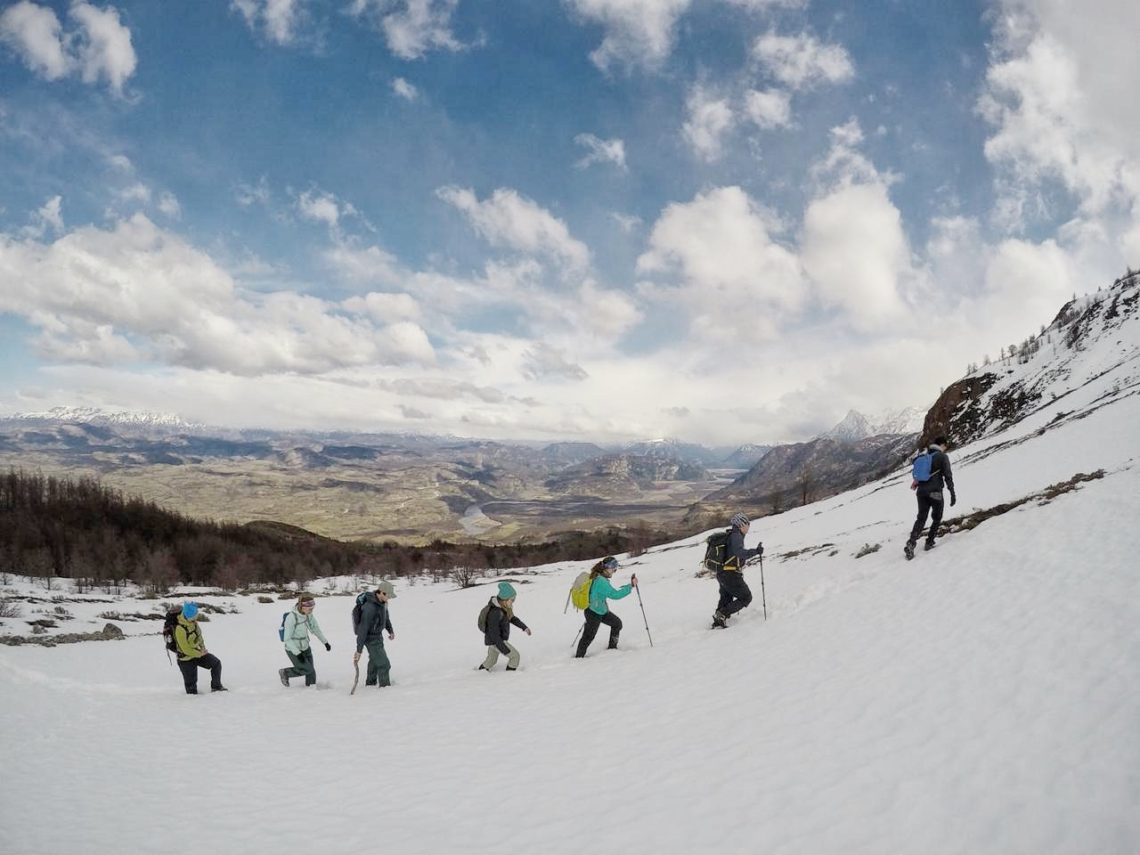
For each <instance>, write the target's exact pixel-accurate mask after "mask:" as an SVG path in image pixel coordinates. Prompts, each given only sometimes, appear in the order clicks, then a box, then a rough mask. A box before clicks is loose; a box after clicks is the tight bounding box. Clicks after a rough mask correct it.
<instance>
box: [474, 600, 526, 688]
mask: <svg viewBox="0 0 1140 855" xmlns="http://www.w3.org/2000/svg"><path fill="white" fill-rule="evenodd" d="M515 596H516V593H515V587H514V585H512V584H511V583H510V582H500V583H499V590H498V592H497V596H494V597H491V599H490V600H489V601H488V603H487V605H486V606H484V608H483V613H482V614H481V615H480V616H479V624H480V626H481V627H482V629H483V643H484V644H486V645H487V657H486V658H485V659H484V660H483V664H482V665H480V666H479V670H480V671H490V670H491V669H492V668H494V667H495V663H496V662H498V661H499V654H500V653H502V654H503V655H504V656H506V657H507V670H508V671H517V670H518V669H519V651H518V649H517V648H516V647H515V646H514V645H513V644H511V643H510V642H509V641H507V639H508V638H510V636H511V624H514V625H515V626H517V627H518V628H519V629H521V630H522V631H523V632H525V633H526V634H527V635H530V628H529V627H528V626H527V625H526V624H525V623H523V622H522V618H520V617H518V615H516V614H515Z"/></svg>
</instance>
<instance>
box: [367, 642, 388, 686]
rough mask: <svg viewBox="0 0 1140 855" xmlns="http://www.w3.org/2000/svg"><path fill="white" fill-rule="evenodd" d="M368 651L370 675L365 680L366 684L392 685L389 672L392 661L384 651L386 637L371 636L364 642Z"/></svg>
mask: <svg viewBox="0 0 1140 855" xmlns="http://www.w3.org/2000/svg"><path fill="white" fill-rule="evenodd" d="M364 648H365V649H366V650H367V651H368V676H367V677H366V678H365V680H364V685H366V686H391V685H392V681H391V679H390V678H389V676H388V675H389V672H391V670H392V663H391V662H389V661H388V654H387V653H385V652H384V639H382V638H370V639H369V640H368V641H366V642H364Z"/></svg>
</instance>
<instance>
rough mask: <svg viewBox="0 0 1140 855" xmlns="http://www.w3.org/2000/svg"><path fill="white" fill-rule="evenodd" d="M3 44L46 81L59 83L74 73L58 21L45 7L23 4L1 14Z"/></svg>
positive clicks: (0, 24) (0, 34) (20, 3)
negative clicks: (59, 80) (58, 81)
mask: <svg viewBox="0 0 1140 855" xmlns="http://www.w3.org/2000/svg"><path fill="white" fill-rule="evenodd" d="M0 42H3V43H4V44H5V45H7V46H8V47H9V48H11V49H12V51H14V52H15V53H16V54H18V55H19V56H20V58H21V59H23V61H24V64H25V65H27V66H28V68H30V69H31V70H32V71H34V72H35V73H36V74H39V75H41V76H43V77H44V78H46V79H47V80H58V79H59V78H61V77H66V76H67V75H68V74H69V73H70V71H71V67H72V62H73V61H72V58H71V56H70V55H69V54H68V52H67V49H66V46H65V44H64V41H63V33H62V26H61V25H60V22H59V18H57V17H56V14H55V12H54V11H53V10H51V9H49V8H47V7H46V6H37V5H36V4H35V3H30V2H28V0H21V2H19V3H16V4H14V5H12V6H9V7H8V8H7V9H5V10H4V12H3V14H0Z"/></svg>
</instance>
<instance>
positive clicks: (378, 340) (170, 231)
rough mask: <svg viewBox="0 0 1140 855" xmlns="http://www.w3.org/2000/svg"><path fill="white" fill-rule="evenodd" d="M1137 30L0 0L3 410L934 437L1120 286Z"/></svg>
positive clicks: (408, 426)
mask: <svg viewBox="0 0 1140 855" xmlns="http://www.w3.org/2000/svg"><path fill="white" fill-rule="evenodd" d="M1137 32H1140V6H1138V5H1137V4H1135V3H1132V2H1127V0H1093V2H1088V3H1083V4H1080V6H1079V8H1077V7H1076V6H1074V4H1071V3H1068V2H1064V1H1063V0H1039V2H1022V0H993V2H970V0H963V2H957V3H952V4H951V3H941V4H939V3H906V2H896V0H867V2H863V3H859V4H850V3H842V2H808V0H561V2H553V0H552V2H549V3H533V2H526V0H518V2H515V0H497V2H486V0H337V2H317V0H232V2H229V3H226V2H220V0H219V2H208V3H192V4H169V3H161V4H160V3H154V2H119V3H115V4H104V3H96V2H83V0H77V2H70V3H68V2H55V3H39V2H31V0H21V2H17V3H5V4H4V5H3V6H2V7H0V173H2V174H3V175H4V181H3V182H0V366H2V368H3V370H2V371H0V413H12V412H29V411H41V410H45V409H48V408H50V407H53V406H97V407H102V408H105V409H110V410H120V409H126V410H148V411H155V412H162V413H176V414H179V415H181V416H183V417H185V418H187V419H190V420H193V421H197V422H204V423H207V424H214V425H225V426H239V427H240V426H250V427H272V428H306V429H338V430H369V431H373V430H383V431H388V430H397V431H410V432H415V433H444V434H457V435H463V436H478V437H486V438H493V439H532V440H534V439H537V440H551V441H554V440H566V439H569V440H590V441H600V442H614V441H621V440H633V439H648V438H657V437H676V438H680V439H685V440H689V441H697V442H704V443H708V444H729V445H731V444H742V443H748V442H755V443H768V442H786V441H795V440H802V439H806V438H809V437H810V436H813V435H815V434H816V433H818V432H819V431H821V430H824V429H827V428H829V427H831V426H832V425H833V424H834V423H836V422H837V421H839V420H840V419H841V418H842V417H843V416H844V414H845V413H846V412H847V411H848V410H849V409H857V410H859V411H861V412H864V413H866V414H868V415H870V416H872V417H875V416H878V415H881V414H885V413H888V412H892V411H896V410H900V409H902V408H904V407H926V406H929V405H930V404H931V403H933V401H934V399H935V398H936V397H937V395H938V394H939V392H940V390H941V389H942V388H943V387H944V386H946V385H948V384H949V383H951V382H953V381H954V380H955V379H957V378H958V377H960V376H962V374H963V373H964V372H965V371H966V368H967V366H968V365H969V364H971V363H977V362H981V361H982V360H983V359H984V358H985V357H986V356H990V357H992V358H996V357H997V356H998V353H999V350H1000V349H1001V348H1003V347H1007V346H1008V345H1009V344H1011V343H1015V342H1020V341H1022V340H1023V339H1024V338H1026V337H1027V336H1029V335H1032V334H1034V333H1036V332H1037V331H1038V330H1039V329H1040V328H1041V326H1042V325H1044V324H1048V323H1049V322H1050V321H1051V320H1052V318H1053V316H1054V315H1055V314H1056V312H1057V310H1058V309H1059V308H1060V306H1061V305H1062V304H1063V303H1064V302H1065V301H1066V300H1068V299H1069V298H1070V297H1072V296H1073V294H1081V293H1086V292H1089V291H1095V290H1096V289H1097V288H1098V287H1101V286H1106V285H1108V284H1110V283H1111V282H1112V280H1113V279H1114V278H1116V277H1117V276H1119V275H1121V274H1123V273H1124V272H1125V270H1126V269H1128V267H1129V266H1131V267H1133V268H1135V267H1140V112H1138V111H1135V110H1129V109H1126V108H1125V107H1124V105H1127V104H1130V103H1131V101H1132V100H1133V99H1134V90H1135V85H1136V83H1137V82H1138V81H1140V55H1138V54H1137V52H1136V51H1135V50H1134V44H1133V41H1134V35H1135V33H1137ZM1106 57H1111V58H1112V61H1111V62H1106V61H1105V58H1106Z"/></svg>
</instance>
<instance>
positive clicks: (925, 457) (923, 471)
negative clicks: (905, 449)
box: [910, 451, 934, 484]
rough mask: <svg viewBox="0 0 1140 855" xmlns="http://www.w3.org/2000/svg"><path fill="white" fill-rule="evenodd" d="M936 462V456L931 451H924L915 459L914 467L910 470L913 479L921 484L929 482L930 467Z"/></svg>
mask: <svg viewBox="0 0 1140 855" xmlns="http://www.w3.org/2000/svg"><path fill="white" fill-rule="evenodd" d="M933 462H934V455H932V454H931V453H930V452H929V451H924V452H922V454H920V455H918V457H916V458H914V465H913V466H912V467H911V469H910V474H911V477H913V478H914V480H915V481H918V482H919V483H920V484H921V483H922V482H924V481H929V480H930V476H931V471H930V467H931V465H932V463H933Z"/></svg>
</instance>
